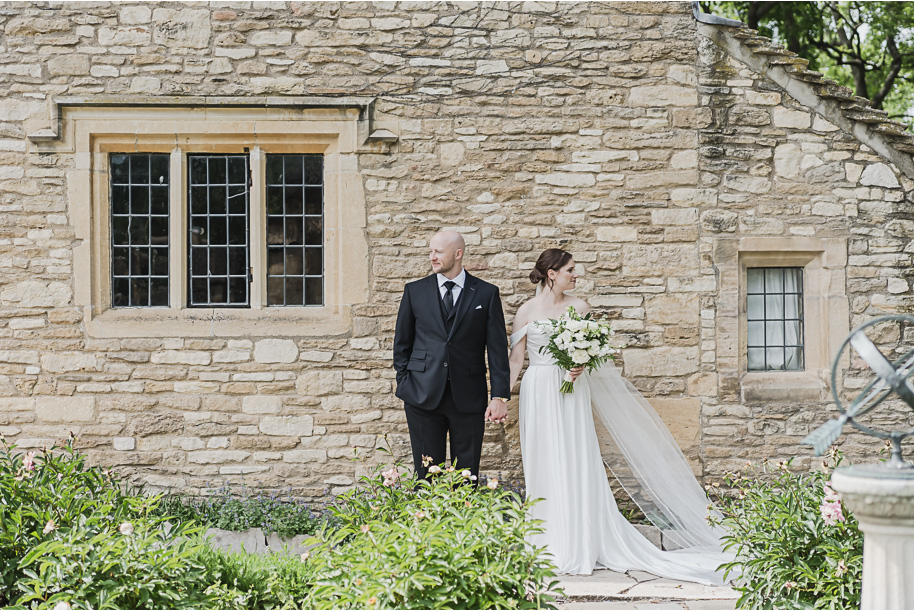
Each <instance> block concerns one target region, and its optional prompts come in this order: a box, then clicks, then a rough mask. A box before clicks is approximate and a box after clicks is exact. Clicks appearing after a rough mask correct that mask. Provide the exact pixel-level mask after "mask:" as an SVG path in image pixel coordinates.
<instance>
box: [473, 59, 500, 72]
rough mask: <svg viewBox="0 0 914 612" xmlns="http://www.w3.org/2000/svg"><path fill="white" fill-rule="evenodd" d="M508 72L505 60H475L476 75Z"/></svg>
mask: <svg viewBox="0 0 914 612" xmlns="http://www.w3.org/2000/svg"><path fill="white" fill-rule="evenodd" d="M507 72H508V64H507V62H505V60H477V62H476V74H478V75H483V74H504V73H507Z"/></svg>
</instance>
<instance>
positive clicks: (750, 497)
mask: <svg viewBox="0 0 914 612" xmlns="http://www.w3.org/2000/svg"><path fill="white" fill-rule="evenodd" d="M840 462H841V454H840V452H839V451H837V450H836V449H835V450H833V451H832V453H831V455H830V459H829V460H828V461H827V462H825V464H824V465H823V468H824V469H823V471H817V472H810V473H799V472H792V471H791V470H790V462H780V463H779V464H778V465H777V466H772V465H770V464H769V463H768V462H767V461H766V462H765V463H763V464H762V467H761V469H759V468H757V467H755V466H753V465H752V464H748V463H747V465H746V473H737V474H731V475H729V476H728V477H727V478H726V479H725V482H726V485H727V486H728V487H731V488H732V490H734V491H736V494H735V495H732V496H727V495H721V491H719V490H715V492H716V493H717V494H718V498H719V499H718V502H717V505H718V509H719V511H720V513H721V516H720V517H712V518H711V520H712V521H713V522H717V523H719V524H720V525H722V526H723V528H724V529H725V530H726V531H727V534H728V535H727V536H725V538H724V540H725V542H726V545H725V546H726V549H727V550H730V551H732V552H733V553H735V554H736V560H735V561H734V562H733V563H730V564H728V565H727V566H725V567H727V572H728V574H729V573H732V574H733V576H731V578H732V577H734V576H735V575H737V574H739V572H740V570H741V572H742V574H741V576H740V577H739V578H738V580H737V585H736V587H735V588H736V590H737V591H739V592H740V593H741V596H740V598H739V600H738V602H737V606H738V607H739V608H742V609H750V608H751V609H756V608H764V609H771V608H780V609H804V608H810V609H858V608H859V607H860V585H861V580H862V570H863V535H862V534H861V532H860V529H859V527H858V526H857V520H856V519H855V518H854V517H853V515H851V514H850V513H849V512H848V511H847V509H846V508H845V507H844V505H843V504H842V503H841V501H840V499H839V498H838V496H837V494H836V493H835V492H834V491H832V490H831V489H830V488H829V486H828V479H829V477H830V475H831V470H832V469H833V468H834V467H837V465H838V464H839V463H840ZM715 486H716V485H715Z"/></svg>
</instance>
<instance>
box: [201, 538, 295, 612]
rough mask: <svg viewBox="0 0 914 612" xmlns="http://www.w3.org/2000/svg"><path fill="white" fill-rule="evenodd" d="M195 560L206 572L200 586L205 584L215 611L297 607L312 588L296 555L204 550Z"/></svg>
mask: <svg viewBox="0 0 914 612" xmlns="http://www.w3.org/2000/svg"><path fill="white" fill-rule="evenodd" d="M198 559H199V560H200V561H201V562H202V563H203V564H204V565H205V566H206V569H207V571H206V577H205V579H204V581H203V583H202V584H205V585H208V586H207V587H206V594H207V595H208V596H210V597H211V598H212V601H211V602H210V604H209V605H211V606H212V607H214V608H216V609H228V610H269V609H289V608H297V602H299V601H301V600H302V599H303V598H304V597H305V596H306V595H307V593H308V591H309V590H310V589H311V586H312V583H311V579H310V573H311V572H310V568H309V567H308V566H307V564H305V563H302V560H301V559H300V558H299V557H297V556H295V557H287V556H283V555H280V554H277V553H271V554H269V555H262V556H258V555H249V554H246V553H230V552H225V551H221V550H215V549H212V548H206V549H205V550H203V551H202V552H201V553H200V556H199V557H198Z"/></svg>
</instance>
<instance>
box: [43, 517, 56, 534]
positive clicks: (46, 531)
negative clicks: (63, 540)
mask: <svg viewBox="0 0 914 612" xmlns="http://www.w3.org/2000/svg"><path fill="white" fill-rule="evenodd" d="M55 529H57V525H55V524H54V519H51V520H49V521H48V523H47V524H46V525H45V526H44V530H42V532H41V533H43V534H45V535H47V534H49V533H51V532H52V531H54V530H55Z"/></svg>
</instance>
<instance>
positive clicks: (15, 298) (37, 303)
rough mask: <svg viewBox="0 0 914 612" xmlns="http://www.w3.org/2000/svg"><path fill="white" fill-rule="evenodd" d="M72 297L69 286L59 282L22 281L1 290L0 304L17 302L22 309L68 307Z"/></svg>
mask: <svg viewBox="0 0 914 612" xmlns="http://www.w3.org/2000/svg"><path fill="white" fill-rule="evenodd" d="M72 297H73V293H72V291H71V290H70V287H69V285H66V284H64V283H61V282H57V281H50V282H48V283H43V282H41V281H22V282H18V283H11V284H9V285H6V286H4V287H3V289H2V290H0V302H15V303H16V304H17V305H18V306H20V307H22V308H34V307H43V306H44V307H53V306H66V305H67V304H69V303H70V300H71V299H72Z"/></svg>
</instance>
